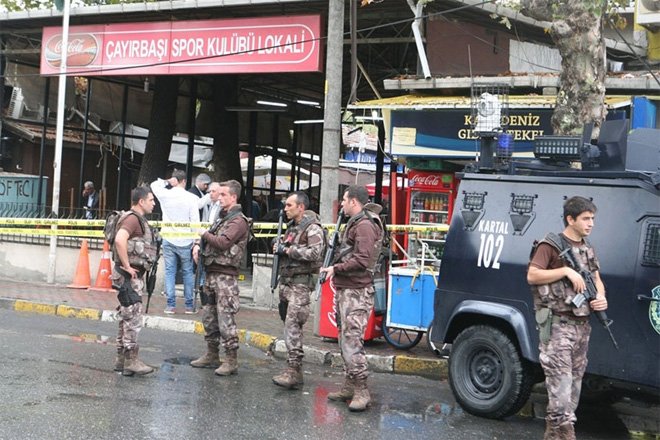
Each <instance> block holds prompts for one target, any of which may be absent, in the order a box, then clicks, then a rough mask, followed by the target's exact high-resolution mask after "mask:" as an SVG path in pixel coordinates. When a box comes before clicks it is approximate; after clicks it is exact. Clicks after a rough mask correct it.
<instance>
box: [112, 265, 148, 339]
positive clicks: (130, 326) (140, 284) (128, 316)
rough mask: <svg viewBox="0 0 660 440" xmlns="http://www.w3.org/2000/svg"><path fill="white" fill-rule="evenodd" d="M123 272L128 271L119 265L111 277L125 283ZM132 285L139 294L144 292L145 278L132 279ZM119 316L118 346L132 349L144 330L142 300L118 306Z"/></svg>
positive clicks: (117, 283) (115, 280) (119, 282)
mask: <svg viewBox="0 0 660 440" xmlns="http://www.w3.org/2000/svg"><path fill="white" fill-rule="evenodd" d="M122 273H124V274H125V273H126V272H124V271H123V270H121V269H119V268H118V267H117V266H115V268H114V269H113V271H112V275H111V277H110V279H112V281H113V283H116V285H119V286H121V285H123V284H124V282H125V280H126V278H127V277H125V276H124V275H122ZM130 286H131V288H132V289H133V290H134V291H135V293H136V294H137V295H139V296H142V294H143V293H144V280H143V279H142V277H139V278H135V279H130ZM117 311H118V313H117V317H118V318H119V331H118V332H117V347H118V348H123V349H126V350H132V349H134V348H135V347H136V346H137V339H138V334H139V333H140V330H142V301H138V302H136V303H133V304H131V305H127V306H124V305H120V306H119V307H117Z"/></svg>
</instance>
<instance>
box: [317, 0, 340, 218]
mask: <svg viewBox="0 0 660 440" xmlns="http://www.w3.org/2000/svg"><path fill="white" fill-rule="evenodd" d="M343 31H344V2H343V0H329V4H328V43H327V51H328V53H327V56H326V70H325V105H324V116H323V144H322V148H321V151H322V152H323V159H322V162H321V181H322V182H323V185H322V186H321V194H320V195H321V197H320V199H319V204H320V214H321V221H322V222H323V223H334V222H335V221H336V216H335V212H336V211H337V188H338V185H339V145H340V142H341V77H342V66H343V61H344V32H343Z"/></svg>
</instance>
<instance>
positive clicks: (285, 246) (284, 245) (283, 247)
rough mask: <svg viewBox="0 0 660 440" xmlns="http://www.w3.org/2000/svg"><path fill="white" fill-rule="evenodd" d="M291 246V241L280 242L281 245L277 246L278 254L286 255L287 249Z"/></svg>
mask: <svg viewBox="0 0 660 440" xmlns="http://www.w3.org/2000/svg"><path fill="white" fill-rule="evenodd" d="M290 247H291V243H287V242H285V243H280V245H279V246H278V247H277V255H279V256H283V255H286V251H287V250H288V249H289V248H290Z"/></svg>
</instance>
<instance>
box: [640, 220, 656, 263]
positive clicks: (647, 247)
mask: <svg viewBox="0 0 660 440" xmlns="http://www.w3.org/2000/svg"><path fill="white" fill-rule="evenodd" d="M642 264H644V265H649V266H660V222H658V221H654V222H649V223H648V224H647V226H646V234H645V237H644V255H643V256H642Z"/></svg>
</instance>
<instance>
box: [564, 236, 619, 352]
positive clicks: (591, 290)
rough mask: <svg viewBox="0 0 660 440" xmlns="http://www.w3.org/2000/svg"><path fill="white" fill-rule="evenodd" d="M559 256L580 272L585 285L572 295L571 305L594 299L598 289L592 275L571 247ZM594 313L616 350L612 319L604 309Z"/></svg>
mask: <svg viewBox="0 0 660 440" xmlns="http://www.w3.org/2000/svg"><path fill="white" fill-rule="evenodd" d="M559 258H561V259H562V260H564V261H565V262H566V263H567V264H568V266H569V267H570V268H571V269H573V270H575V271H576V272H577V273H579V274H580V276H581V277H582V279H583V280H584V284H585V285H586V287H587V288H586V289H585V290H584V292H582V293H578V294H577V295H575V296H574V297H573V299H572V300H571V305H572V306H574V307H581V306H582V304H584V302H585V301H588V302H590V301H593V300H594V299H596V295H597V294H598V289H596V282H595V281H594V276H593V274H592V273H591V271H589V270H588V269H582V268H581V266H580V264H579V263H578V260H577V258H575V254H574V253H573V248H572V247H570V246H569V247H567V248H566V249H564V250H563V251H562V252H561V253H560V254H559ZM594 313H595V314H596V318H598V321H599V322H600V323H601V325H602V326H603V328H605V330H606V331H607V334H608V335H609V336H610V340H611V341H612V344H614V347H615V348H616V349H617V350H618V349H619V344H617V343H616V340H615V339H614V335H613V334H612V330H611V329H610V326H611V325H612V323H613V322H614V321H613V320H612V319H610V318H608V317H607V314H606V313H605V311H604V310H599V311H596V310H594Z"/></svg>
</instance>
